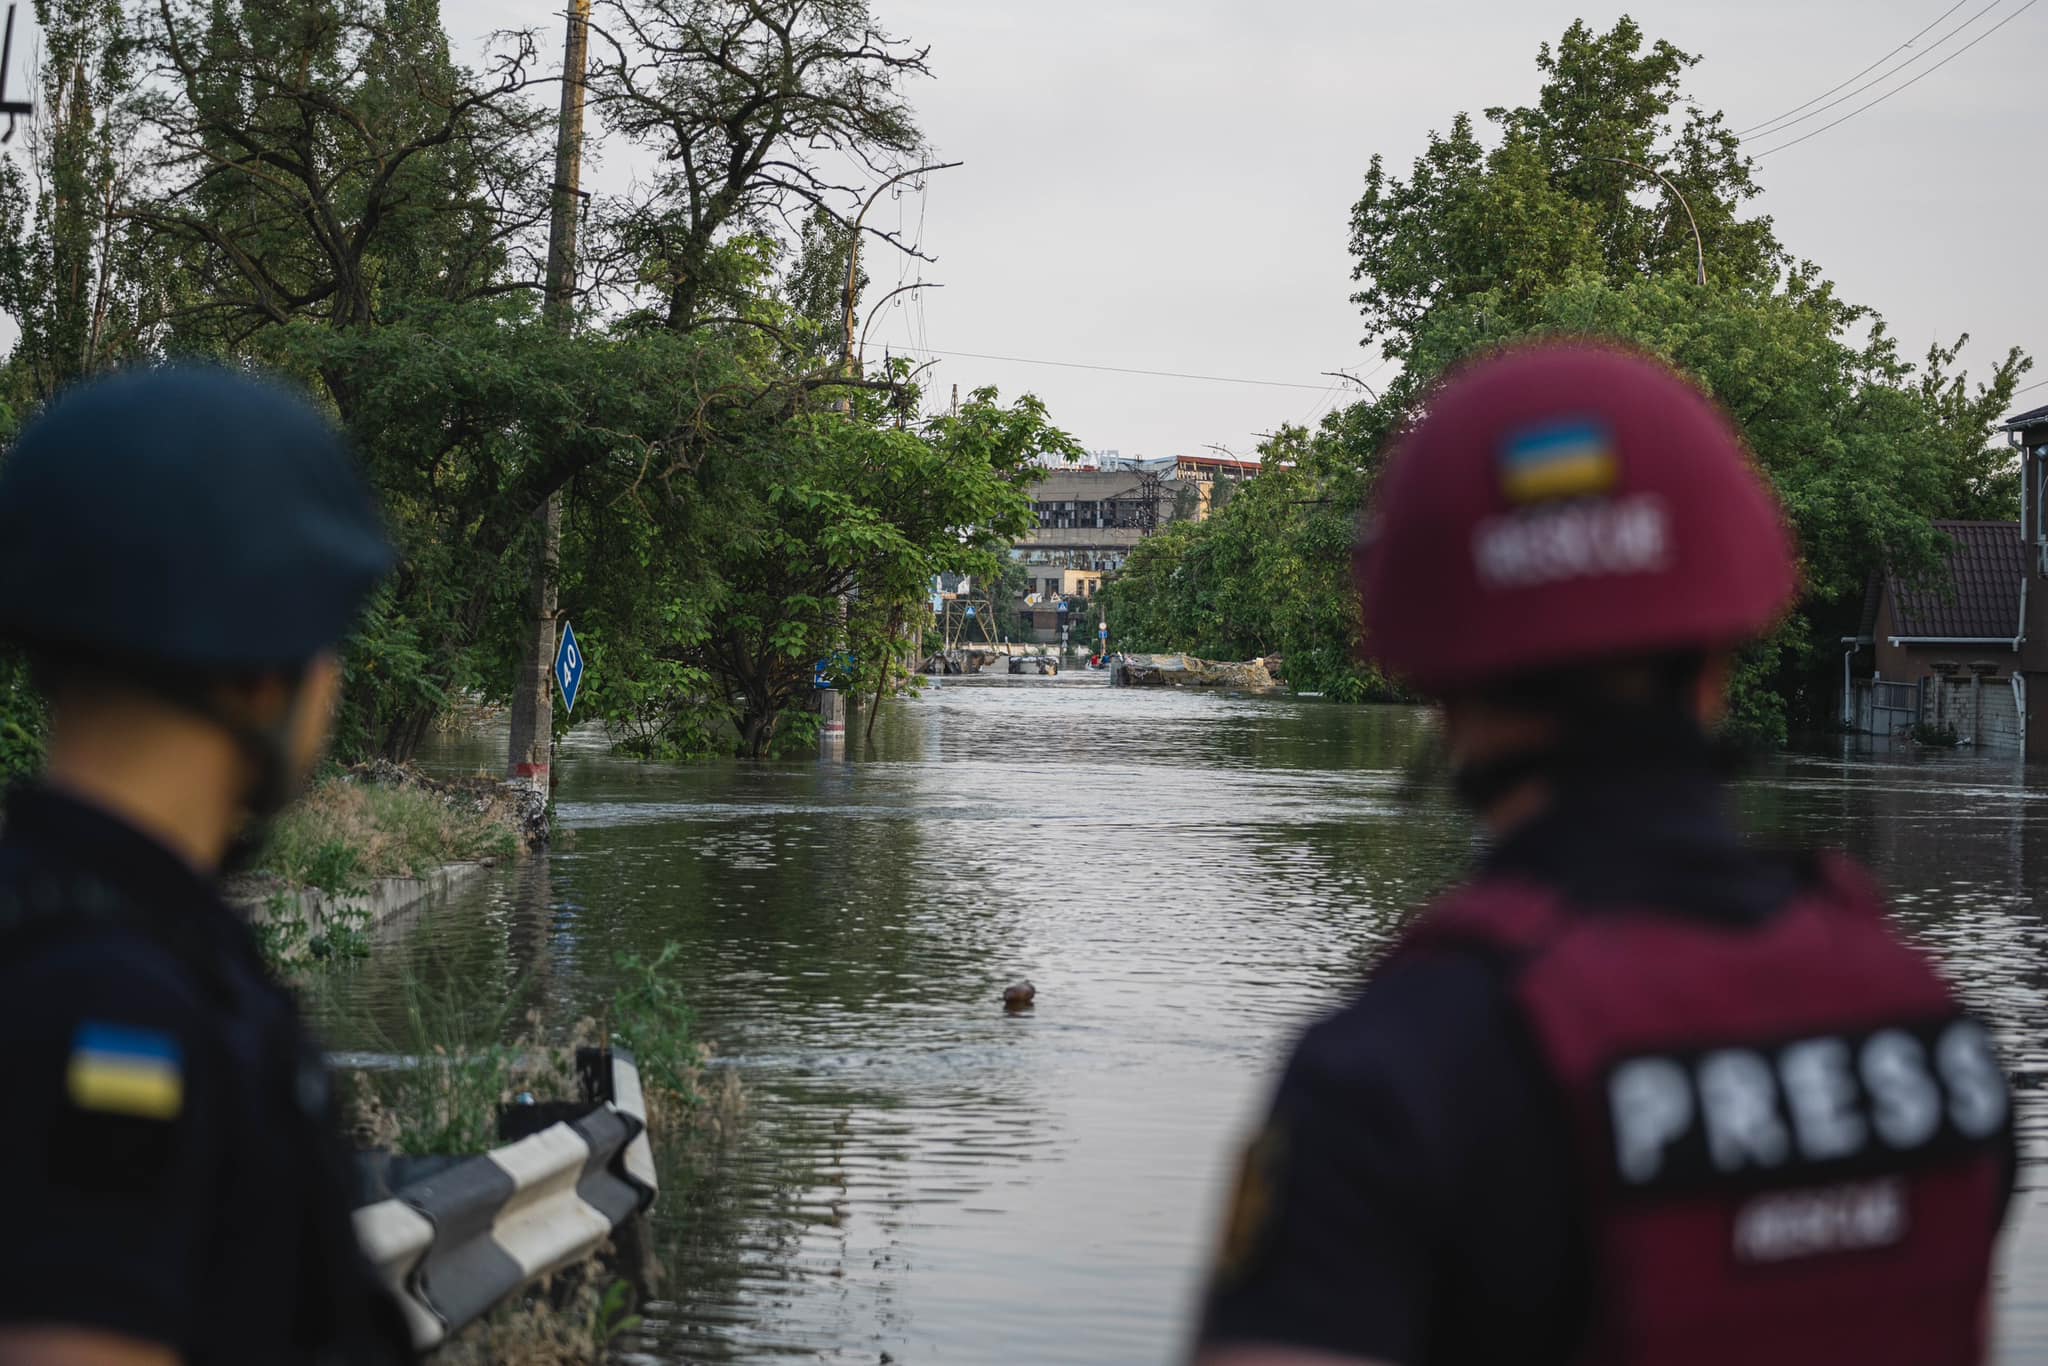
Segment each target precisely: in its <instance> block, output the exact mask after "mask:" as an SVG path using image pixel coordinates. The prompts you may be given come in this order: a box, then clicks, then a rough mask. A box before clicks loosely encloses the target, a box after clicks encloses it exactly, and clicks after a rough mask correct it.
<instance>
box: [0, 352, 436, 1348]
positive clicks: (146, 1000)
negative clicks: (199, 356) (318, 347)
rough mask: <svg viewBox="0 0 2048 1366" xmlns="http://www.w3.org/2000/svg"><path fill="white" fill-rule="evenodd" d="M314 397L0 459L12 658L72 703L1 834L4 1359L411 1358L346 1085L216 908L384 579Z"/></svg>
mask: <svg viewBox="0 0 2048 1366" xmlns="http://www.w3.org/2000/svg"><path fill="white" fill-rule="evenodd" d="M391 563H392V550H391V547H390V544H389V542H388V541H387V539H386V537H385V534H384V531H383V528H382V526H381V524H380V521H379V518H378V516H377V512H376V508H375V506H374V504H373V502H372V499H371V497H370V494H369V491H368V490H367V488H366V487H365V486H364V484H363V482H362V480H361V478H360V477H359V475H358V474H357V472H356V471H355V469H354V468H353V466H352V464H351V462H350V460H349V459H348V457H347V454H346V453H345V451H344V449H343V447H342V444H341V441H340V438H339V436H338V435H337V433H336V432H335V431H334V429H333V428H332V426H331V425H330V424H329V423H328V422H327V421H326V420H325V419H324V418H323V417H322V416H321V414H320V413H319V412H318V411H317V410H315V409H314V408H313V407H312V406H311V405H310V404H308V403H307V402H306V401H305V400H304V399H302V398H299V397H296V396H294V395H293V394H291V393H288V392H287V391H285V390H284V389H282V388H280V387H278V386H276V385H273V384H270V383H266V382H262V381H259V380H256V379H252V378H249V377H247V376H244V375H241V374H237V373H233V372H230V371H227V370H219V369H207V368H198V367H186V366H171V367H164V368H159V369H144V370H136V371H133V372H129V373H124V374H119V375H115V376H113V377H110V378H104V379H99V380H95V381H92V382H90V383H86V384H82V385H80V386H78V387H77V388H75V389H73V390H71V391H69V392H68V393H66V394H64V395H61V396H60V397H58V398H57V399H56V400H55V401H54V402H52V403H51V404H50V405H49V406H48V407H47V408H46V409H45V410H44V411H43V412H42V413H41V414H40V415H39V416H37V417H36V418H35V419H34V420H33V421H32V422H31V423H30V424H29V425H28V427H27V428H26V429H25V430H24V431H23V432H22V433H21V436H20V438H19V440H18V441H16V443H15V445H14V448H13V449H12V450H10V451H8V452H7V453H6V454H5V455H4V457H0V633H4V635H5V637H6V638H7V639H8V640H9V641H11V642H12V643H13V644H14V645H16V646H18V647H19V648H20V649H21V650H23V651H24V652H25V653H26V655H27V658H28V660H29V663H30V667H31V670H32V673H33V677H34V678H35V680H36V682H37V684H38V686H39V687H40V688H41V689H42V691H43V692H44V694H45V696H46V698H47V700H48V703H49V708H50V710H49V721H50V726H49V744H48V754H47V763H46V766H45V769H44V772H43V773H42V775H41V777H40V778H39V779H38V780H36V781H34V782H31V783H26V784H23V785H20V786H17V787H16V788H15V789H14V790H12V791H11V792H9V794H8V796H7V800H6V815H5V824H4V831H0V1039H5V1040H6V1044H7V1047H6V1056H5V1060H4V1062H0V1090H4V1093H5V1095H6V1098H7V1100H6V1105H5V1106H4V1107H0V1172H4V1173H5V1174H6V1180H7V1190H8V1209H7V1218H6V1220H5V1221H4V1224H0V1363H9V1364H10V1366H11V1364H12V1363H21V1362H34V1363H37V1364H38V1366H45V1364H47V1366H59V1364H60V1363H73V1362H78V1363H84V1362H92V1363H116V1364H118V1366H128V1364H130V1363H133V1364H134V1366H142V1364H143V1363H150V1364H151V1366H154V1364H155V1363H170V1362H185V1363H213V1362H250V1363H257V1362H260V1363H264V1364H265V1366H289V1364H290V1363H300V1362H304V1363H312V1362H322V1363H327V1362H335V1363H369V1362H392V1361H401V1360H408V1359H410V1358H411V1355H412V1354H411V1345H410V1340H409V1337H408V1335H407V1333H406V1329H405V1325H404V1323H403V1320H402V1319H401V1318H400V1317H399V1310H398V1309H397V1306H396V1304H395V1302H394V1301H393V1300H392V1299H391V1298H390V1297H389V1296H388V1295H387V1294H386V1293H385V1292H384V1290H383V1288H382V1287H381V1286H380V1285H379V1283H378V1282H377V1280H376V1278H375V1275H374V1273H373V1271H372V1270H371V1268H370V1267H369V1265H368V1264H367V1263H366V1261H365V1260H364V1258H363V1255H362V1252H361V1250H360V1248H359V1247H358V1245H357V1243H356V1240H355V1237H354V1232H353V1227H352V1224H351V1221H350V1216H349V1206H350V1199H349V1197H350V1194H351V1182H350V1178H349V1175H348V1168H347V1157H346V1154H345V1153H344V1152H343V1151H342V1149H341V1147H340V1143H339V1138H338V1134H337V1131H336V1124H335V1116H334V1113H333V1106H332V1101H331V1098H330V1092H329V1086H328V1078H327V1074H326V1071H325V1068H324V1066H323V1065H322V1062H321V1058H320V1055H319V1053H318V1052H317V1050H315V1049H314V1047H313V1046H312V1044H311V1043H310V1042H309V1040H308V1039H307V1037H306V1034H305V1032H304V1030H303V1029H302V1027H301V1025H300V1022H299V1018H298V1014H297V1011H296V1008H295V1007H294V1005H293V1002H292V999H291V997H290V996H289V995H288V994H287V993H286V992H285V991H284V990H283V989H282V988H281V987H279V986H278V985H277V984H276V983H275V982H273V981H272V980H271V979H270V978H269V976H268V974H267V973H266V971H265V969H264V966H263V962H262V959H261V958H260V956H259V955H258V953H257V950H256V946H255V944H254V942H253V940H252V937H251V935H250V932H249V930H248V929H247V927H246V926H244V925H243V923H242V922H241V921H240V920H239V919H238V918H237V917H236V916H235V915H234V914H233V913H232V912H231V911H230V910H229V908H228V907H227V905H226V904H225V903H223V901H222V900H221V896H220V892H219V887H218V883H219V878H220V875H221V873H222V870H223V869H224V868H225V867H228V866H229V865H231V864H233V863H234V862H236V861H237V860H238V859H239V858H240V857H242V856H243V855H244V854H246V853H247V852H248V851H249V850H251V849H253V848H254V847H255V845H256V844H257V843H258V841H259V840H260V835H261V831H262V827H263V825H264V823H265V822H266V821H267V820H268V819H269V818H270V817H271V816H272V815H274V814H275V813H276V812H277V810H278V809H279V808H280V807H281V806H282V805H283V804H284V803H285V802H286V801H288V800H289V799H290V797H291V796H292V795H293V794H294V793H295V792H296V791H297V790H298V789H299V787H300V786H301V784H302V783H303V782H304V781H305V779H306V777H307V774H308V772H309V771H310V769H311V767H312V766H313V764H314V763H315V761H316V759H317V757H318V756H319V754H320V752H321V750H322V748H323V746H324V744H325V742H326V739H327V735H328V732H329V729H330V727H331V725H332V718H333V711H334V705H335V699H336V694H337V691H338V688H339V685H340V676H341V673H340V666H339V664H338V663H337V660H336V655H335V646H336V642H337V641H339V640H340V638H341V637H342V635H343V634H344V633H345V632H346V631H347V630H348V629H349V626H350V623H351V621H352V620H353V618H354V617H355V615H356V613H357V611H358V609H359V608H360V607H361V606H362V604H363V602H364V600H365V599H366V598H367V596H368V595H369V594H370V592H371V591H372V590H373V589H374V587H375V586H376V584H377V582H378V581H379V579H381V578H382V577H383V575H384V574H385V572H386V571H387V570H388V569H389V568H390V566H391Z"/></svg>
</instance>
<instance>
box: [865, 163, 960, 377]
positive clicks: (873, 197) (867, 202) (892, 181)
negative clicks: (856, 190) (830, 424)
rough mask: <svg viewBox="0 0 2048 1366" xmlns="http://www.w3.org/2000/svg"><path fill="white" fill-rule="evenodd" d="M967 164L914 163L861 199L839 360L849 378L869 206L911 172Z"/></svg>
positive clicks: (925, 171)
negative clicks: (864, 224) (862, 234)
mask: <svg viewBox="0 0 2048 1366" xmlns="http://www.w3.org/2000/svg"><path fill="white" fill-rule="evenodd" d="M965 164H966V163H964V162H959V161H936V162H932V163H930V164H928V165H924V166H913V167H911V168H910V169H909V170H907V171H898V172H897V173H896V174H895V175H892V176H890V177H889V178H888V179H887V180H884V181H883V182H882V183H881V184H879V185H877V186H875V188H874V189H873V190H871V191H869V193H868V197H867V198H866V199H864V200H862V201H861V206H860V212H859V213H857V214H855V215H854V216H853V228H852V231H851V232H849V233H848V234H847V238H846V309H845V314H844V317H843V318H842V320H841V322H842V326H843V327H844V329H845V335H844V336H843V337H842V338H841V340H840V344H839V364H840V366H841V368H842V369H844V370H845V372H846V377H847V378H848V379H852V378H853V377H854V372H855V368H856V363H855V360H854V346H853V327H854V305H855V304H856V303H857V302H858V301H859V286H860V225H861V223H862V221H863V220H865V219H866V218H867V216H868V210H869V209H872V208H873V207H875V201H876V200H877V199H880V198H881V197H882V191H884V190H886V189H888V188H889V187H890V186H891V185H896V184H900V183H901V182H903V181H906V180H908V179H910V178H911V177H912V176H920V175H924V174H925V173H927V172H929V171H949V170H951V169H952V168H953V167H955V166H961V165H965Z"/></svg>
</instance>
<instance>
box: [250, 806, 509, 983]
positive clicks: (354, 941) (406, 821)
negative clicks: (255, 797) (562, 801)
mask: <svg viewBox="0 0 2048 1366" xmlns="http://www.w3.org/2000/svg"><path fill="white" fill-rule="evenodd" d="M519 828H520V827H519V812H518V809H517V807H516V804H515V803H514V802H513V801H512V800H510V799H509V798H508V797H507V796H506V795H505V794H504V792H503V790H502V788H500V787H499V785H498V784H496V783H495V782H494V781H492V780H489V779H476V780H472V781H466V782H435V781H430V780H428V779H426V778H423V777H421V776H420V775H419V774H417V773H414V772H412V771H410V770H407V769H400V768H396V767H393V766H391V765H383V766H380V767H373V768H357V769H349V770H345V771H336V772H334V773H331V774H330V775H328V776H327V777H325V778H323V779H321V781H319V782H318V783H316V784H314V786H313V787H312V789H311V790H310V791H308V792H307V793H306V795H305V796H304V797H302V798H300V799H299V800H298V801H297V802H295V803H294V804H293V805H292V806H291V807H290V808H289V809H287V810H286V811H285V812H284V813H283V814H282V815H281V816H279V817H278V819H277V821H276V823H275V824H274V825H273V826H272V828H271V831H270V837H269V840H268V842H267V843H266V844H265V846H264V850H263V853H262V855H261V856H260V857H259V858H258V860H257V864H256V868H255V870H254V871H253V872H252V873H250V874H249V875H247V876H246V877H245V878H243V879H241V880H240V881H239V883H238V886H237V888H236V889H235V890H236V891H238V892H239V893H240V894H241V895H245V896H255V897H260V898H262V900H263V903H264V908H265V912H266V914H265V916H264V918H263V919H262V920H261V921H260V922H257V923H255V924H254V925H253V929H254V930H255V934H256V940H257V947H258V948H259V949H260V950H261V951H262V953H263V956H264V959H265V961H266V962H268V963H269V964H270V967H271V970H272V971H273V972H274V973H276V974H277V975H279V976H281V977H282V976H288V975H290V974H292V973H295V972H299V971H302V970H303V969H304V968H306V967H307V966H308V965H333V964H339V963H348V962H354V961H356V960H358V959H361V958H366V957H368V956H369V952H370V936H369V929H370V916H369V913H368V912H367V911H366V910H364V909H362V908H361V907H359V906H355V905H351V904H350V902H349V899H350V898H351V897H357V896H361V895H362V894H363V893H365V892H367V891H368V890H369V888H370V884H371V883H372V882H373V881H375V880H376V879H378V878H384V877H418V876H421V875H423V874H425V873H428V872H430V871H432V870H433V869H435V868H438V867H440V866H442V865H444V864H448V863H467V862H476V861H488V860H495V859H501V858H507V857H510V856H511V855H513V854H514V853H516V852H518V849H519V845H520V835H519ZM307 891H316V892H321V893H324V894H325V895H326V898H327V905H326V907H325V912H324V914H323V916H322V917H321V922H320V927H319V929H318V930H317V931H316V930H315V929H314V928H313V927H312V926H311V925H309V924H308V923H307V920H306V916H305V914H304V912H303V910H302V909H301V906H302V901H301V897H302V894H303V893H305V892H307Z"/></svg>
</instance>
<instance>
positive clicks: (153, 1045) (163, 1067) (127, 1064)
mask: <svg viewBox="0 0 2048 1366" xmlns="http://www.w3.org/2000/svg"><path fill="white" fill-rule="evenodd" d="M65 1088H66V1090H67V1091H68V1093H69V1095H70V1098H71V1103H72V1104H73V1105H74V1106H76V1107H77V1108H78V1109H80V1110H88V1111H93V1112H96V1113H99V1114H104V1115H131V1116H134V1117H135V1118H137V1119H154V1120H171V1119H176V1118H177V1117H178V1112H179V1111H180V1110H182V1109H183V1108H184V1106H185V1069H184V1055H183V1052H182V1050H181V1049H180V1048H179V1047H178V1041H177V1040H176V1039H174V1038H172V1037H171V1036H170V1035H169V1034H166V1033H164V1032H162V1031H161V1030H155V1029H141V1028H137V1027H136V1026H133V1025H117V1024H103V1023H99V1022H96V1021H91V1020H88V1021H86V1022H85V1023H84V1024H81V1025H80V1026H79V1027H78V1034H77V1036H76V1037H75V1038H74V1039H73V1041H72V1045H71V1063H70V1066H69V1067H68V1068H67V1069H66V1071H65Z"/></svg>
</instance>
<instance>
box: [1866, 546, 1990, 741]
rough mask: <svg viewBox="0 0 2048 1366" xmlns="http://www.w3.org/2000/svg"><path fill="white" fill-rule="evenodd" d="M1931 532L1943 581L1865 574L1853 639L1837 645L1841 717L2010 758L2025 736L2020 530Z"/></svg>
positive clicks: (1869, 729) (1877, 730)
mask: <svg viewBox="0 0 2048 1366" xmlns="http://www.w3.org/2000/svg"><path fill="white" fill-rule="evenodd" d="M1934 526H1935V529H1936V530H1937V531H1940V532H1941V533H1942V534H1943V535H1945V536H1947V537H1948V538H1949V541H1950V543H1951V545H1952V549H1951V550H1950V551H1949V555H1948V562H1947V564H1946V565H1945V566H1944V568H1945V571H1946V580H1945V582H1937V583H1935V584H1934V585H1932V586H1928V585H1920V584H1915V583H1912V582H1909V581H1908V580H1905V579H1902V578H1901V577H1900V576H1898V575H1897V574H1892V573H1882V574H1876V575H1873V576H1872V577H1871V583H1870V588H1869V590H1868V591H1867V592H1866V593H1865V595H1864V608H1863V630H1862V633H1861V634H1859V635H1856V636H1851V637H1845V638H1844V639H1843V641H1842V644H1843V647H1844V651H1843V657H1842V721H1843V723H1844V724H1846V725H1848V726H1849V727H1850V728H1851V729H1853V730H1858V731H1863V732H1866V733H1868V734H1873V735H1887V736H1896V735H1898V734H1901V733H1902V732H1906V731H1910V730H1911V729H1912V728H1913V726H1915V725H1916V724H1925V725H1927V726H1930V727H1933V728H1935V729H1938V730H1952V731H1954V732H1955V733H1956V735H1957V736H1958V737H1959V738H1961V739H1966V740H1969V741H1971V742H1972V743H1974V744H1976V745H1977V746H1978V747H1979V748H1984V749H1997V750H2011V751H2013V752H2015V753H2016V752H2018V751H2019V749H2020V747H2021V745H2022V743H2023V742H2024V736H2025V733H2026V732H2025V726H2024V724H2023V720H2022V718H2023V714H2024V710H2025V684H2024V683H2023V682H2021V681H2019V679H2018V678H2017V675H2018V674H2019V673H2020V653H2021V646H2022V644H2023V641H2024V637H2025V628H2024V626H2023V624H2022V622H2021V619H2020V616H2021V611H2022V602H2021V584H2022V582H2023V581H2024V580H2025V578H2026V574H2027V556H2026V547H2025V545H2024V543H2023V542H2022V541H2021V539H2020V524H2019V523H2018V522H1954V521H1938V522H1936V523H1935V524H1934ZM1866 670H1867V672H1866Z"/></svg>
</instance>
